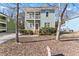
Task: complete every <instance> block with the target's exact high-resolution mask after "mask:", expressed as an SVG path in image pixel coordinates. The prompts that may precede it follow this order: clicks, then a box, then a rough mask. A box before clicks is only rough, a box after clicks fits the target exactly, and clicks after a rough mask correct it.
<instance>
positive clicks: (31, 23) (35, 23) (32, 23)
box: [25, 20, 40, 33]
mask: <svg viewBox="0 0 79 59" xmlns="http://www.w3.org/2000/svg"><path fill="white" fill-rule="evenodd" d="M26 22H27V26H26V27H25V29H28V30H33V31H34V32H35V33H37V32H38V31H39V28H40V20H26Z"/></svg>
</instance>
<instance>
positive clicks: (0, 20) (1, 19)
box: [0, 13, 7, 32]
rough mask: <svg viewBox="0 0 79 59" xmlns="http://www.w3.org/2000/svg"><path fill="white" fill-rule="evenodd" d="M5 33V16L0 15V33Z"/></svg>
mask: <svg viewBox="0 0 79 59" xmlns="http://www.w3.org/2000/svg"><path fill="white" fill-rule="evenodd" d="M2 31H5V32H6V31H7V16H6V15H4V14H2V13H0V32H2Z"/></svg>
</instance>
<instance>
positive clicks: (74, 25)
mask: <svg viewBox="0 0 79 59" xmlns="http://www.w3.org/2000/svg"><path fill="white" fill-rule="evenodd" d="M44 5H45V4H43V3H27V4H25V3H24V4H20V7H40V6H44ZM50 5H52V3H50ZM64 5H65V4H64V3H62V4H60V7H61V8H62V9H63V7H64ZM6 7H16V4H15V3H12V4H11V3H10V4H9V3H8V4H4V3H0V12H6V13H7V11H6V10H8V8H6ZM4 9H5V10H4ZM9 11H10V12H13V11H11V10H9ZM67 11H69V12H72V14H68V16H69V17H71V18H73V16H74V14H76V13H78V12H77V11H79V4H76V3H75V4H69V5H68V7H67ZM73 13H74V14H73ZM63 28H70V29H73V30H74V31H79V17H78V18H74V19H72V20H69V21H66V22H65V24H64V26H63Z"/></svg>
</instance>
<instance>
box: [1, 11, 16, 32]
mask: <svg viewBox="0 0 79 59" xmlns="http://www.w3.org/2000/svg"><path fill="white" fill-rule="evenodd" d="M0 32H15V22H14V20H12V19H11V18H9V17H8V16H7V15H5V14H3V13H0Z"/></svg>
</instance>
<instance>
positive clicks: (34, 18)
mask: <svg viewBox="0 0 79 59" xmlns="http://www.w3.org/2000/svg"><path fill="white" fill-rule="evenodd" d="M34 32H35V12H34Z"/></svg>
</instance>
